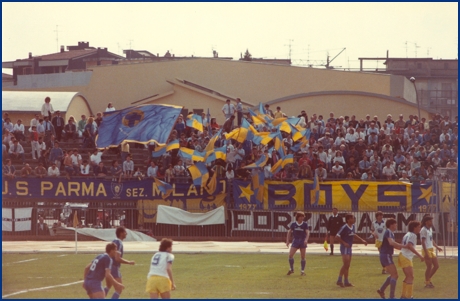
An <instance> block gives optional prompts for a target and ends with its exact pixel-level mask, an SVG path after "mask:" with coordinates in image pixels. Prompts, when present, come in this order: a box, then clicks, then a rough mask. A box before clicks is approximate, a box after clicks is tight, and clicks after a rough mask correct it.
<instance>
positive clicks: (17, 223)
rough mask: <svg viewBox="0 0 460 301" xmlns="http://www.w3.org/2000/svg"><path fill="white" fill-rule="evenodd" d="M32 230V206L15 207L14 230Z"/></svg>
mask: <svg viewBox="0 0 460 301" xmlns="http://www.w3.org/2000/svg"><path fill="white" fill-rule="evenodd" d="M30 230H32V208H15V209H14V231H15V232H19V231H30Z"/></svg>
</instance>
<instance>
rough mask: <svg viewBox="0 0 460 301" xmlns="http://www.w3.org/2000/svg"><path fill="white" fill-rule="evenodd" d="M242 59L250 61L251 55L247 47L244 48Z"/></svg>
mask: <svg viewBox="0 0 460 301" xmlns="http://www.w3.org/2000/svg"><path fill="white" fill-rule="evenodd" d="M243 61H252V55H251V54H250V53H249V51H248V50H247V49H246V52H245V53H244V57H243Z"/></svg>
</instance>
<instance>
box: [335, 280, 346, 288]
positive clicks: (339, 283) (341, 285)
mask: <svg viewBox="0 0 460 301" xmlns="http://www.w3.org/2000/svg"><path fill="white" fill-rule="evenodd" d="M336 284H337V285H338V286H340V287H344V286H343V283H342V282H340V281H337V283H336Z"/></svg>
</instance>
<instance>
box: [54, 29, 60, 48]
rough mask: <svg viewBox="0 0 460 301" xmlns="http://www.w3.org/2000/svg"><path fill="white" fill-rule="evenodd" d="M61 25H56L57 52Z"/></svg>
mask: <svg viewBox="0 0 460 301" xmlns="http://www.w3.org/2000/svg"><path fill="white" fill-rule="evenodd" d="M58 27H59V25H56V30H54V32H55V33H56V52H59V30H58Z"/></svg>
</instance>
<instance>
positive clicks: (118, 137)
mask: <svg viewBox="0 0 460 301" xmlns="http://www.w3.org/2000/svg"><path fill="white" fill-rule="evenodd" d="M181 110H182V107H178V106H170V105H142V106H135V107H130V108H126V109H123V110H118V111H113V112H107V113H104V117H103V119H102V123H101V125H100V126H99V128H98V135H97V137H96V145H97V147H98V148H103V147H115V146H118V145H119V144H120V143H122V142H123V141H127V142H136V143H143V144H146V143H150V142H156V143H157V144H165V143H166V141H167V140H168V137H169V135H170V134H171V131H172V129H173V127H174V124H175V123H176V120H177V118H178V117H179V114H180V112H181Z"/></svg>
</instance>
